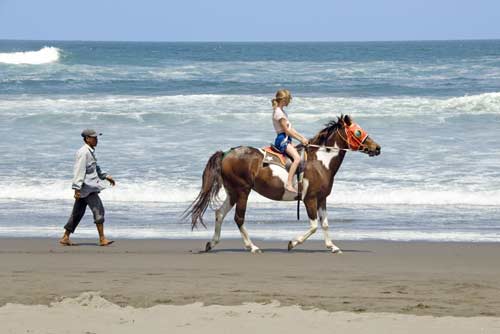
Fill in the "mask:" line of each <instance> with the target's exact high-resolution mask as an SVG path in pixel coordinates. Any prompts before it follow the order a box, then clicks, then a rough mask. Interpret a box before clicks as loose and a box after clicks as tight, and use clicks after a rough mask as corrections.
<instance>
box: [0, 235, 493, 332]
mask: <svg viewBox="0 0 500 334" xmlns="http://www.w3.org/2000/svg"><path fill="white" fill-rule="evenodd" d="M80 242H81V243H82V244H81V245H80V246H77V247H62V246H59V245H58V244H57V240H54V239H0V266H1V271H0V282H1V287H2V289H1V290H0V306H2V305H4V306H3V307H1V308H0V323H3V324H4V326H3V328H4V329H7V328H10V329H13V331H11V332H12V333H18V332H23V333H26V330H28V329H32V330H39V331H38V332H37V331H35V332H33V333H59V332H63V329H64V328H63V327H58V329H54V328H52V329H50V328H49V327H50V324H54V323H57V322H63V324H64V321H63V319H65V317H66V319H71V318H72V317H77V318H76V319H77V320H73V321H72V323H73V324H75V322H76V323H77V324H78V323H80V324H81V326H84V327H81V328H80V327H79V328H75V329H74V331H70V332H71V333H73V332H74V333H85V331H83V329H85V330H87V332H89V333H101V332H104V330H103V331H96V330H97V329H98V328H99V327H95V328H94V327H92V328H90V327H88V328H87V327H85V326H89V324H90V323H92V324H94V323H95V325H96V326H101V325H102V326H109V328H108V329H109V330H110V331H111V332H114V331H115V330H116V331H118V328H119V329H120V332H123V333H127V330H128V331H129V332H130V333H132V332H136V331H139V330H140V329H141V328H142V330H144V331H145V332H148V333H155V331H154V330H157V332H160V331H161V330H162V329H170V330H172V329H174V328H177V330H174V332H182V333H190V332H195V331H199V330H208V333H212V332H213V333H215V331H216V330H217V329H218V330H217V332H218V333H219V332H221V331H222V332H225V331H226V330H227V331H228V332H229V329H230V328H233V329H234V330H238V331H239V333H246V332H250V331H253V332H254V331H256V330H257V329H259V328H260V329H262V328H268V329H273V328H276V330H278V328H281V327H282V326H285V324H288V325H287V327H286V329H287V330H289V331H290V330H292V331H297V332H298V331H302V330H305V328H313V329H316V330H317V332H319V331H320V330H321V329H323V331H324V330H332V329H334V328H337V329H341V328H343V329H345V330H346V331H347V330H348V331H349V333H368V332H379V331H378V330H376V328H378V326H380V328H384V332H386V333H388V332H391V331H393V332H406V333H411V330H413V329H415V328H416V329H418V330H419V331H422V330H423V331H424V332H426V333H429V332H436V333H438V332H439V333H442V332H447V331H448V329H449V330H450V332H451V330H452V329H453V332H454V333H480V332H483V333H500V327H499V319H500V318H498V317H500V266H499V265H498V264H499V263H500V262H499V254H500V244H487V243H481V244H473V243H418V242H411V243H400V242H378V241H377V242H368V241H367V242H338V245H339V246H340V247H341V248H342V249H343V250H344V254H342V255H333V254H330V253H328V252H327V251H326V250H324V245H323V243H320V242H308V243H306V244H305V245H303V246H301V247H300V248H297V249H296V250H294V251H292V252H287V251H286V242H263V241H260V242H259V241H258V242H257V244H258V245H259V246H261V247H262V248H263V250H264V253H263V254H258V255H253V254H250V253H248V252H246V251H243V250H242V242H241V241H240V240H223V241H222V243H221V244H220V245H219V246H218V248H216V250H215V251H213V252H212V253H208V254H205V253H200V251H202V250H203V248H204V242H203V241H201V240H118V242H117V243H116V244H115V245H113V246H111V247H107V248H103V247H97V246H95V241H93V240H92V241H80ZM88 291H94V292H96V291H99V295H100V296H102V297H103V298H105V300H104V299H102V298H100V297H98V296H97V295H96V294H95V293H92V294H85V292H88ZM82 293H84V294H83V295H82ZM78 296H80V297H78ZM62 297H72V298H75V297H78V298H77V299H71V298H70V299H65V300H63V301H60V300H61V298H62ZM89 298H90V300H91V301H92V300H94V301H95V303H97V304H98V305H100V306H97V307H96V306H95V305H94V304H92V302H89V301H86V300H87V299H89ZM82 300H83V302H82ZM106 300H107V301H109V302H107V301H106ZM54 302H56V303H55V304H53V306H52V307H47V306H43V305H48V304H50V303H54ZM200 302H201V303H204V304H205V305H213V304H216V305H222V306H210V307H202V306H201V305H200V304H199V303H200ZM248 302H254V303H259V304H265V305H257V304H246V305H241V304H242V303H248ZM7 303H10V304H27V305H37V304H41V305H42V306H22V305H10V304H9V305H6V306H5V304H7ZM193 303H198V304H193ZM269 303H271V304H269ZM276 303H279V304H280V305H281V307H278V306H277V304H276ZM114 304H116V305H114ZM157 304H167V305H160V306H155V307H153V308H147V309H142V308H141V307H151V306H154V305H157ZM188 304H193V305H188ZM85 305H87V306H85ZM103 305H104V306H103ZM117 305H119V306H129V307H126V308H123V307H119V306H117ZM174 305H184V306H182V307H180V306H174ZM235 305H238V306H235ZM294 305H298V306H299V307H297V306H294ZM248 311H251V312H250V313H249V312H248ZM325 311H329V312H325ZM331 311H335V313H330V312H331ZM338 311H343V312H338ZM380 312H387V313H398V314H380ZM28 314H39V316H35V315H33V316H30V317H26V316H27V315H28ZM98 314H101V316H102V319H100V318H99V316H98ZM273 314H276V316H274V317H272V315H273ZM414 315H418V316H416V317H415V316H414ZM422 315H426V316H425V317H422ZM434 316H438V317H437V318H435V317H434ZM450 316H453V317H467V318H451V317H450ZM93 317H94V318H93ZM470 317H473V318H470ZM22 319H28V320H24V321H21V320H22ZM49 319H50V320H49ZM120 319H123V320H120ZM134 319H135V320H134ZM132 320H134V321H135V322H134V321H132ZM120 321H121V322H120ZM155 321H156V322H155ZM43 322H48V324H49V325H48V326H49V327H47V326H45V327H44V325H43V324H42V323H43ZM101 322H102V323H101ZM150 322H153V327H151V328H150V330H147V328H146V327H141V326H146V325H147V323H150ZM242 323H244V324H245V325H242ZM414 323H415V324H417V323H418V324H420V325H419V326H420V327H418V326H417V327H415V326H416V325H415V326H414V325H412V324H414ZM154 324H156V325H157V326H156V327H155V326H154ZM183 324H184V325H185V324H189V325H186V326H184V327H183ZM8 326H13V327H8ZM16 326H24V327H16ZM30 326H31V327H30ZM134 326H135V327H134ZM169 326H170V327H169ZM177 326H180V327H177ZM231 326H233V327H231ZM252 326H257V327H252ZM262 326H264V327H262ZM273 326H275V327H273ZM333 326H336V327H333ZM342 326H346V327H342ZM401 326H403V327H401ZM422 326H424V327H422ZM425 326H427V327H425ZM28 327H30V328H28ZM89 328H90V329H89ZM103 328H104V327H103ZM221 328H224V330H221ZM433 328H434V329H433ZM212 329H213V331H212ZM282 329H283V328H282ZM367 329H372V330H371V331H370V330H367ZM467 329H469V330H467ZM101 330H102V328H101ZM434 330H435V331H434ZM0 332H1V333H3V332H4V331H2V330H0ZM5 332H6V333H9V332H8V331H5ZM108 332H109V331H108ZM415 333H416V331H415Z"/></svg>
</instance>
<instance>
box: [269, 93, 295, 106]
mask: <svg viewBox="0 0 500 334" xmlns="http://www.w3.org/2000/svg"><path fill="white" fill-rule="evenodd" d="M291 99H292V94H290V91H289V90H288V89H280V90H279V91H277V92H276V97H275V98H274V99H272V100H271V103H272V104H273V109H276V107H277V106H278V103H279V102H280V101H288V103H290V100H291Z"/></svg>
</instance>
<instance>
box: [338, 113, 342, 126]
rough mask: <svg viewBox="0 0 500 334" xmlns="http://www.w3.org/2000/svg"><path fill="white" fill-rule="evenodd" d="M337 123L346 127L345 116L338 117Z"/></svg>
mask: <svg viewBox="0 0 500 334" xmlns="http://www.w3.org/2000/svg"><path fill="white" fill-rule="evenodd" d="M337 123H339V124H340V125H341V126H344V115H342V114H341V115H340V117H337Z"/></svg>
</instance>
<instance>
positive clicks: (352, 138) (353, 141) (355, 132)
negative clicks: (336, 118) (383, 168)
mask: <svg viewBox="0 0 500 334" xmlns="http://www.w3.org/2000/svg"><path fill="white" fill-rule="evenodd" d="M344 130H345V134H346V136H347V139H346V138H343V137H342V135H340V132H339V135H340V137H342V139H344V140H345V142H346V143H347V145H348V146H349V148H350V149H351V150H353V151H357V150H359V148H360V147H361V146H362V145H363V143H364V142H365V140H366V138H367V137H368V133H366V131H365V130H363V128H361V127H360V126H359V125H358V124H356V123H351V125H350V126H345V127H344Z"/></svg>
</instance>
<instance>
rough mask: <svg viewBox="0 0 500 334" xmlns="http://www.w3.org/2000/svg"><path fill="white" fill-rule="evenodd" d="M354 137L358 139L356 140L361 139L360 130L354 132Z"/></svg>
mask: <svg viewBox="0 0 500 334" xmlns="http://www.w3.org/2000/svg"><path fill="white" fill-rule="evenodd" d="M354 135H355V136H356V137H358V138H359V137H361V130H356V131H355V132H354Z"/></svg>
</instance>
